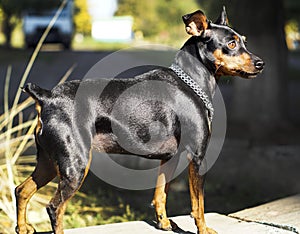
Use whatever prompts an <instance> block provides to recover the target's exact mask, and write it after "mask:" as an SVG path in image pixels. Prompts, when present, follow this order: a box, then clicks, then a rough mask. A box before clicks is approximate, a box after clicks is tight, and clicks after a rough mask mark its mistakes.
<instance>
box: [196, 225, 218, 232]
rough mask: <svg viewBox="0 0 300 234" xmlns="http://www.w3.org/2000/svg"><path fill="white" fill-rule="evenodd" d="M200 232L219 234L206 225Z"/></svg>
mask: <svg viewBox="0 0 300 234" xmlns="http://www.w3.org/2000/svg"><path fill="white" fill-rule="evenodd" d="M197 233H198V234H218V233H217V232H216V231H215V230H214V229H212V228H209V227H206V228H205V229H203V230H201V231H198V232H197Z"/></svg>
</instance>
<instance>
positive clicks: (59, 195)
mask: <svg viewBox="0 0 300 234" xmlns="http://www.w3.org/2000/svg"><path fill="white" fill-rule="evenodd" d="M65 158H66V159H67V158H69V159H70V157H65ZM80 158H81V157H80ZM91 158H92V157H91V152H90V154H89V156H88V157H87V159H88V160H87V161H86V162H83V161H81V160H74V158H73V159H72V162H71V161H68V163H67V164H68V165H67V166H65V167H61V165H59V167H60V168H59V176H60V180H59V184H58V188H57V191H56V193H55V195H54V197H53V198H52V199H51V201H50V203H49V204H48V206H47V212H48V215H49V217H50V221H51V225H52V228H53V231H54V233H55V234H63V233H64V232H63V215H64V213H65V209H66V205H67V202H68V200H69V199H71V198H72V197H73V196H74V194H75V193H76V192H77V191H78V189H79V188H80V186H81V184H82V183H83V181H84V179H85V177H86V175H87V173H88V171H89V167H90V163H91ZM78 159H79V158H78ZM69 163H71V164H69ZM64 164H66V162H64Z"/></svg>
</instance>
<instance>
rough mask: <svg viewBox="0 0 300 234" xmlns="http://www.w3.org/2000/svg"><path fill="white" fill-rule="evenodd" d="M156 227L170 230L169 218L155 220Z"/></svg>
mask: <svg viewBox="0 0 300 234" xmlns="http://www.w3.org/2000/svg"><path fill="white" fill-rule="evenodd" d="M157 228H158V229H161V230H165V231H172V225H171V222H170V220H169V219H167V218H164V219H160V220H158V221H157Z"/></svg>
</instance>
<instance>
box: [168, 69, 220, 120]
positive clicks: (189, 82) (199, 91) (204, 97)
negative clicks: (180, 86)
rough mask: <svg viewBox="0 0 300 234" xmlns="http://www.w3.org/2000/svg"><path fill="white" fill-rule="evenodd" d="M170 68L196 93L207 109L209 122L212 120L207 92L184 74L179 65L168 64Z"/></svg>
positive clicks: (212, 112) (212, 113) (211, 108)
mask: <svg viewBox="0 0 300 234" xmlns="http://www.w3.org/2000/svg"><path fill="white" fill-rule="evenodd" d="M170 69H172V70H173V71H174V72H175V73H176V75H177V76H178V77H179V78H180V79H181V80H182V81H183V82H184V83H186V84H187V85H188V86H189V87H190V88H191V89H192V90H193V91H194V92H195V94H197V96H199V97H200V99H201V100H202V101H203V103H204V105H205V107H206V108H207V110H208V116H209V120H210V122H212V120H213V117H214V107H213V105H212V103H211V101H210V100H209V97H208V96H207V94H206V93H205V92H204V91H203V90H202V89H201V88H200V86H199V85H198V84H197V83H196V82H195V81H194V80H193V79H192V78H191V77H190V76H189V75H188V74H186V73H185V72H184V71H183V70H182V69H181V67H179V66H178V65H176V64H174V63H173V64H172V65H171V66H170Z"/></svg>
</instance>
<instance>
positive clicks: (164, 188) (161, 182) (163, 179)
mask: <svg viewBox="0 0 300 234" xmlns="http://www.w3.org/2000/svg"><path fill="white" fill-rule="evenodd" d="M174 157H175V158H174ZM174 157H173V158H172V159H170V160H162V161H161V164H160V168H159V174H158V178H157V182H156V188H155V192H154V197H153V200H152V205H153V206H154V208H155V214H156V219H157V227H158V228H159V229H163V230H172V225H171V222H170V220H169V219H168V216H167V212H166V203H167V196H168V190H169V185H170V181H171V179H172V177H173V175H174V172H175V169H176V167H177V164H178V158H179V157H177V156H174Z"/></svg>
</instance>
